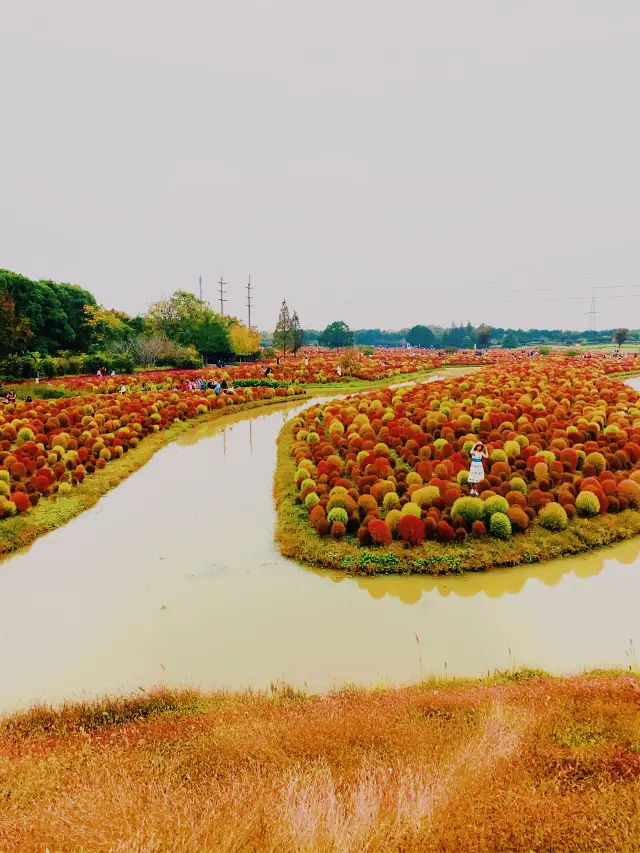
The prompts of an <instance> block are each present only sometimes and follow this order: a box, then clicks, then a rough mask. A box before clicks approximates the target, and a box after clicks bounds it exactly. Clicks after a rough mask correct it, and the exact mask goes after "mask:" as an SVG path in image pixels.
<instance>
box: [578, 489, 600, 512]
mask: <svg viewBox="0 0 640 853" xmlns="http://www.w3.org/2000/svg"><path fill="white" fill-rule="evenodd" d="M576 512H577V513H578V515H579V516H581V517H582V518H593V517H594V515H597V514H598V513H599V512H600V501H599V500H598V498H597V496H596V495H594V493H593V492H590V491H585V492H580V494H579V495H578V497H577V498H576Z"/></svg>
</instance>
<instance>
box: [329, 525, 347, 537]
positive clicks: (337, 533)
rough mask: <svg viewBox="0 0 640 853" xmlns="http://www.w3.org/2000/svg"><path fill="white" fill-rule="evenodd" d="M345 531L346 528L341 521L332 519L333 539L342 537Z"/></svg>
mask: <svg viewBox="0 0 640 853" xmlns="http://www.w3.org/2000/svg"><path fill="white" fill-rule="evenodd" d="M346 532H347V528H346V527H345V526H344V524H343V523H342V522H341V521H334V522H333V524H332V525H331V536H332V537H333V538H334V539H342V537H343V536H344V535H345V533H346Z"/></svg>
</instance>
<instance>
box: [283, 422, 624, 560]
mask: <svg viewBox="0 0 640 853" xmlns="http://www.w3.org/2000/svg"><path fill="white" fill-rule="evenodd" d="M292 444H293V424H291V423H289V424H285V426H284V427H283V429H282V430H281V432H280V436H279V438H278V461H277V466H276V474H275V481H274V497H275V501H276V508H277V529H276V541H277V542H278V545H279V548H280V551H281V553H282V554H283V556H285V557H291V558H292V559H294V560H297V561H298V562H300V563H303V564H305V565H308V566H314V567H317V568H324V569H333V570H340V571H344V572H347V573H349V574H358V575H376V574H446V573H450V572H455V573H458V572H464V571H466V572H469V571H487V570H489V569H492V568H501V567H509V566H517V565H520V564H522V563H537V562H545V561H547V560H555V559H557V558H559V557H565V556H569V555H572V554H580V553H583V552H585V551H591V550H595V549H597V548H602V547H604V546H606V545H611V544H613V543H615V542H620V541H623V540H626V539H631V538H632V537H634V536H637V535H638V534H639V533H640V512H638V511H636V510H630V509H628V510H625V511H624V512H621V513H618V514H616V515H614V514H610V515H609V514H607V515H600V516H597V517H596V518H592V519H576V520H575V521H572V522H571V523H570V524H569V527H568V528H567V529H566V530H564V531H561V532H555V531H550V530H545V529H544V528H543V527H541V526H540V525H539V524H537V523H534V524H532V525H531V527H530V528H529V529H528V530H527V531H526V533H522V534H515V535H514V536H513V537H512V538H511V539H509V540H508V541H506V542H503V541H500V540H497V539H493V538H490V537H483V538H481V539H473V538H471V537H470V536H469V537H467V539H466V540H465V541H464V542H455V541H454V542H450V543H446V544H444V543H441V542H435V541H432V540H428V541H425V542H424V543H423V545H421V546H418V547H412V548H406V547H405V546H404V544H403V543H402V542H398V541H393V542H392V543H391V544H390V545H387V546H381V547H376V546H369V547H367V548H364V547H362V546H361V545H360V544H359V543H358V541H357V539H356V538H355V537H354V536H346V537H345V538H344V539H342V540H340V541H336V540H335V539H332V538H331V537H328V536H323V537H321V536H319V535H318V534H317V533H316V531H315V530H314V528H313V526H312V525H311V524H310V523H309V520H308V513H307V510H306V508H305V507H304V506H303V505H302V504H301V503H300V502H298V501H297V500H296V497H297V494H298V490H297V488H296V484H295V481H294V474H295V460H294V459H293V456H292V455H291V448H292Z"/></svg>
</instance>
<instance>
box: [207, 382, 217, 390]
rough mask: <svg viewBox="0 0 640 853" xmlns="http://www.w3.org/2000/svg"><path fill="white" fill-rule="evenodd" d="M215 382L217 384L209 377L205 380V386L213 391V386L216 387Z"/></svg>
mask: <svg viewBox="0 0 640 853" xmlns="http://www.w3.org/2000/svg"><path fill="white" fill-rule="evenodd" d="M217 384H218V383H217V382H215V381H214V380H213V379H210V380H209V381H208V382H207V388H210V389H211V390H212V391H214V390H215V388H216V385H217Z"/></svg>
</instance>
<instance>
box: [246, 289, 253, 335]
mask: <svg viewBox="0 0 640 853" xmlns="http://www.w3.org/2000/svg"><path fill="white" fill-rule="evenodd" d="M252 302H253V296H252V295H251V276H249V284H248V285H247V308H248V309H249V328H251V303H252Z"/></svg>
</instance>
